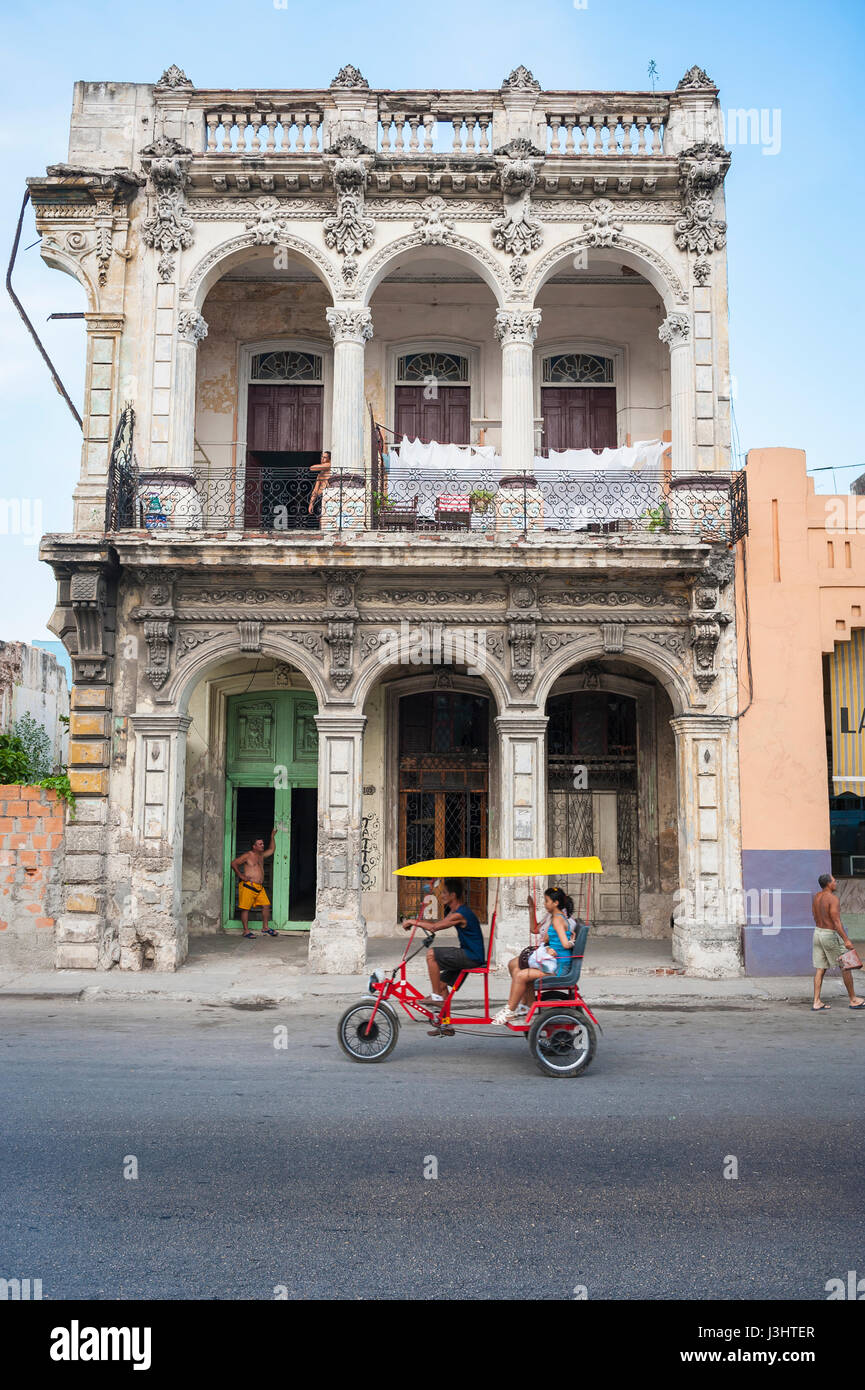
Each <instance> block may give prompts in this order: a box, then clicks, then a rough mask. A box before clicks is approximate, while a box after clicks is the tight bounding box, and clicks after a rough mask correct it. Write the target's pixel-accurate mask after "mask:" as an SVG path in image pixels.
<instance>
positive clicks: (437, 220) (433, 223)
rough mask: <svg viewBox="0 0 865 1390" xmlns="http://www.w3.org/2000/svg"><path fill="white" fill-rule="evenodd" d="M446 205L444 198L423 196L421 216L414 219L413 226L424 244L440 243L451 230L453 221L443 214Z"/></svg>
mask: <svg viewBox="0 0 865 1390" xmlns="http://www.w3.org/2000/svg"><path fill="white" fill-rule="evenodd" d="M447 206H448V205H447V203H446V202H445V200H444V198H439V197H433V198H424V200H423V202H422V203H421V216H420V217H419V218H418V219H417V220H416V221H415V224H414V228H415V231H416V232H420V235H421V241H422V242H423V243H424V245H425V246H438V245H440V244H441V243H442V242H443V241H444V240H445V238H446V236H447V234H448V233H449V232H452V231H453V229H454V224H453V222H452V221H451V220H450V218H447V217H445V215H444V214H445V212H446V211H447Z"/></svg>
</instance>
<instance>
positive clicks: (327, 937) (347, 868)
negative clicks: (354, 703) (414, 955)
mask: <svg viewBox="0 0 865 1390" xmlns="http://www.w3.org/2000/svg"><path fill="white" fill-rule="evenodd" d="M315 722H316V726H317V728H318V883H317V888H316V909H315V921H314V922H313V924H312V928H311V930H310V934H309V965H310V969H311V970H313V971H318V972H320V973H322V974H326V975H355V974H357V973H358V972H359V971H362V970H363V968H364V965H365V964H366V922H365V920H364V917H363V915H362V913H361V906H360V868H361V843H360V841H361V803H362V797H363V730H364V725H365V724H366V716H365V715H363V714H356V713H344V714H343V713H335V714H319V715H316V719H315Z"/></svg>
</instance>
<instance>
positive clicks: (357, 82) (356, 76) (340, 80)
mask: <svg viewBox="0 0 865 1390" xmlns="http://www.w3.org/2000/svg"><path fill="white" fill-rule="evenodd" d="M330 85H331V87H364V88H365V89H366V90H367V91H369V83H368V82H367V80H366V78H365V77H364V75H363V73H362V72H361V70H360V68H356V67H355V66H354V64H353V63H346V64H345V66H344V67H341V68H340V70H339V72H338V73H337V74H336V77H335V78H334V79H333V81H332V82H331V84H330Z"/></svg>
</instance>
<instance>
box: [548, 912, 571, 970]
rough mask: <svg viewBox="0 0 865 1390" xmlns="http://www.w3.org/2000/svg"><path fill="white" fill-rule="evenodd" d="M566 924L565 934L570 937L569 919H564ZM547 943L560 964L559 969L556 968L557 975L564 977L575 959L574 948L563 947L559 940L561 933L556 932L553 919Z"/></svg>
mask: <svg viewBox="0 0 865 1390" xmlns="http://www.w3.org/2000/svg"><path fill="white" fill-rule="evenodd" d="M562 916H563V917H564V913H563V914H562ZM564 923H565V934H566V935H568V936H570V935H571V929H570V922H569V921H568V919H567V917H564ZM547 942H548V945H549V948H550V950H551V951H552V952H553V954H554V955H555V957H556V959H557V960H558V962H559V963H558V966H557V968H556V974H557V975H564V974H566V972H567V970H568V967H569V965H570V963H571V961H572V960H573V958H574V951H573V947H572V946H563V945H562V943H561V941H560V940H559V933H558V932H557V931H556V929H555V927H554V926H553V923H552V919H551V920H550V925H549V929H548V931H547Z"/></svg>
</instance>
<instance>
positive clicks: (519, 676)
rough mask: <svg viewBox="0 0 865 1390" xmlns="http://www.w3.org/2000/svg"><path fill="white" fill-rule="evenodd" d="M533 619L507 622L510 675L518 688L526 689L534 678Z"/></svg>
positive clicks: (534, 629) (535, 631) (534, 632)
mask: <svg viewBox="0 0 865 1390" xmlns="http://www.w3.org/2000/svg"><path fill="white" fill-rule="evenodd" d="M536 633H537V627H536V624H535V622H534V621H533V620H529V621H528V622H512V623H509V624H508V645H509V646H510V649H511V676H512V678H513V681H514V684H515V685H516V686H517V688H518V690H520V691H521V692H523V693H524V692H525V691H526V690H528V688H529V686H530V685H531V683H532V681H533V680H534V678H535V637H536Z"/></svg>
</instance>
